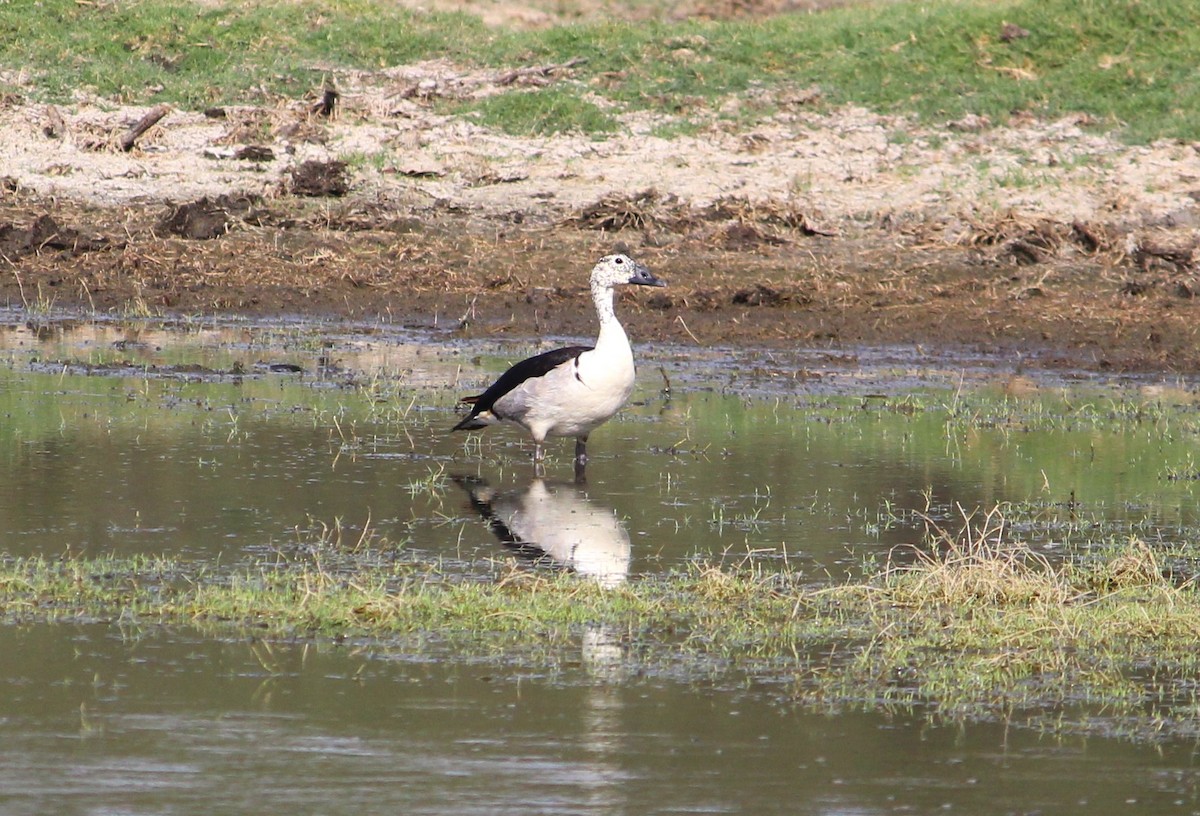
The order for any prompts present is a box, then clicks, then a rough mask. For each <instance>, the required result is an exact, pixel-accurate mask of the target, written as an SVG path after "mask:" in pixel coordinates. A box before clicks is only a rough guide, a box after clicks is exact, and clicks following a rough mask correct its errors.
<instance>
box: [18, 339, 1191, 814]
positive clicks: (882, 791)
mask: <svg viewBox="0 0 1200 816" xmlns="http://www.w3.org/2000/svg"><path fill="white" fill-rule="evenodd" d="M0 350H2V353H3V355H4V356H3V359H4V360H5V361H7V365H6V366H5V367H4V368H3V369H0V415H2V416H4V418H5V421H4V423H3V425H0V463H2V464H3V467H2V468H0V520H2V524H0V551H2V552H4V553H7V554H9V555H26V554H46V555H57V554H59V553H63V552H71V553H80V552H83V553H88V554H92V555H97V554H103V553H117V554H132V553H138V552H141V553H154V554H157V553H166V554H170V555H175V556H179V557H183V558H185V559H189V560H195V561H200V562H204V563H210V564H213V565H229V564H236V563H238V562H239V561H241V560H247V559H253V558H256V557H262V556H263V555H264V554H269V553H270V552H272V551H273V550H279V549H286V548H287V547H289V546H293V545H295V544H296V542H298V541H299V542H303V541H304V540H305V539H306V537H308V536H311V535H313V534H314V533H313V530H314V529H315V530H321V529H326V530H328V529H338V528H340V529H341V530H342V534H343V535H347V536H351V537H357V536H358V535H359V534H360V533H361V531H362V529H363V528H364V527H365V526H368V525H369V527H370V529H371V531H372V532H374V533H375V534H377V535H379V536H382V537H384V538H386V539H387V540H388V541H389V542H391V543H393V544H394V545H396V546H403V547H406V548H408V549H410V550H411V551H412V552H413V553H414V554H415V555H416V556H417V557H420V558H426V559H429V560H431V561H436V562H438V563H439V564H441V565H442V568H443V569H447V570H461V571H463V572H464V573H479V574H484V575H486V574H489V573H490V571H491V570H493V569H495V567H496V565H497V564H502V565H503V564H509V563H520V564H524V565H527V566H528V567H529V568H531V569H541V568H547V567H549V568H559V567H562V566H564V565H565V566H568V567H571V568H573V569H575V570H577V571H579V572H581V573H588V574H592V575H595V576H597V578H598V579H599V580H601V581H603V582H605V583H608V584H617V583H620V582H622V581H626V580H637V579H638V577H639V576H643V575H647V574H655V573H658V572H661V571H663V570H665V569H670V568H674V567H678V566H679V565H681V564H683V563H685V562H687V561H689V560H705V561H725V562H730V561H734V562H736V561H738V560H741V559H746V558H754V559H755V560H756V561H757V562H758V563H761V564H766V565H768V566H771V565H775V566H778V567H780V568H783V567H787V568H791V569H800V570H802V571H804V573H805V574H807V575H809V576H810V577H811V579H812V580H813V581H826V580H829V578H830V576H832V577H834V578H838V577H840V576H842V575H844V574H847V573H850V574H852V573H854V572H856V571H857V570H858V569H859V568H860V566H861V564H862V563H863V561H864V560H867V559H872V558H885V557H888V554H889V553H890V552H891V551H892V550H893V548H895V547H897V546H902V545H906V544H912V543H915V542H917V541H919V540H920V539H921V537H922V536H923V534H924V522H923V521H922V520H921V518H920V517H918V516H917V515H915V511H920V512H921V513H923V514H925V515H927V516H928V517H930V518H932V519H934V520H936V521H937V522H938V523H942V524H945V525H947V526H954V525H955V524H957V523H958V521H959V520H960V518H961V513H962V511H963V510H965V511H967V512H969V511H970V510H971V509H973V508H983V509H986V508H989V507H992V506H994V505H995V504H996V503H997V502H1009V503H1012V505H1011V506H1010V507H1009V510H1008V512H1009V513H1010V514H1011V517H1012V520H1011V523H1012V524H1013V525H1014V526H1015V527H1016V528H1017V529H1018V531H1019V532H1021V533H1023V534H1027V536H1028V537H1029V539H1030V540H1031V541H1033V543H1034V544H1035V545H1036V546H1039V547H1041V548H1043V549H1045V550H1046V551H1047V552H1054V551H1055V550H1056V549H1057V548H1060V547H1062V546H1063V544H1064V543H1065V542H1067V541H1071V540H1089V538H1092V539H1094V538H1103V537H1104V536H1109V535H1111V536H1123V535H1128V534H1132V533H1136V534H1138V535H1139V536H1141V537H1142V538H1144V539H1146V540H1149V541H1151V542H1154V543H1156V544H1161V545H1164V546H1165V545H1167V544H1170V543H1172V542H1179V541H1187V540H1194V538H1195V535H1196V530H1197V524H1198V522H1197V512H1198V508H1197V490H1198V488H1197V484H1198V480H1197V478H1196V476H1197V473H1196V464H1195V463H1196V462H1197V461H1200V442H1198V439H1197V433H1196V430H1195V426H1194V425H1193V424H1192V418H1193V416H1194V403H1195V397H1194V394H1195V387H1194V385H1193V384H1190V383H1187V382H1176V381H1172V382H1168V383H1161V382H1157V381H1155V380H1153V379H1148V380H1144V381H1143V380H1132V379H1131V380H1123V381H1116V382H1096V381H1091V380H1090V379H1087V378H1072V377H1060V378H1053V379H1052V378H1043V379H1038V380H1027V379H1024V378H1021V377H1019V376H1014V375H1013V374H1012V372H1007V373H1006V372H1005V370H1004V365H1003V363H1000V364H998V363H997V361H982V362H980V361H978V360H972V359H967V358H962V359H958V360H953V361H950V363H949V364H946V362H945V361H938V362H937V363H936V364H933V363H932V361H924V362H923V361H921V360H917V359H907V358H905V356H904V354H903V353H897V352H889V351H883V352H876V353H874V356H868V355H867V354H866V353H865V352H864V353H863V354H861V355H859V357H858V358H857V359H855V360H843V359H839V358H837V357H836V356H830V355H823V354H820V353H809V354H801V353H797V354H796V355H792V356H788V357H784V356H782V355H780V354H778V353H767V352H756V353H746V354H742V355H738V356H736V357H734V356H731V355H729V354H728V353H726V352H722V351H721V350H714V351H709V352H706V353H704V354H691V353H688V352H686V351H683V350H676V349H666V350H659V351H657V352H649V353H647V354H644V355H643V365H642V375H641V379H640V382H639V390H638V392H637V394H636V395H635V403H636V404H634V405H632V406H631V407H630V409H629V410H628V411H626V412H625V413H624V414H623V415H622V417H621V419H620V420H619V421H615V422H613V423H611V424H610V425H608V426H605V427H604V428H602V429H600V430H599V431H597V432H596V433H595V434H594V435H593V437H592V440H591V442H590V444H589V452H590V453H591V455H592V461H591V463H590V464H589V467H588V473H587V480H586V483H584V484H577V483H575V481H574V480H573V478H572V469H571V466H570V462H569V461H568V457H569V455H570V444H569V443H567V442H564V443H558V444H557V445H556V446H555V447H553V449H552V457H551V460H550V462H549V464H548V465H547V468H546V473H545V475H544V477H543V478H539V477H537V476H535V474H534V472H533V468H532V465H531V464H530V462H529V448H528V446H526V445H525V444H524V443H523V442H522V441H521V440H520V437H519V436H518V435H517V434H515V433H510V432H505V431H498V432H497V431H496V429H492V430H491V431H489V432H487V433H486V434H485V435H483V436H482V437H465V436H462V435H452V434H449V433H448V432H447V429H448V427H449V426H450V425H452V424H453V416H454V411H455V408H454V404H453V403H454V398H455V396H456V395H457V394H460V393H470V392H473V391H474V390H475V389H477V388H478V387H479V386H480V385H481V384H484V383H486V381H487V379H488V378H489V377H490V376H492V375H494V373H496V372H497V371H498V370H500V368H501V367H502V359H503V358H505V357H506V356H508V355H510V354H512V353H519V351H514V350H513V349H511V348H505V347H500V346H495V345H487V344H475V345H467V344H461V343H457V342H454V341H450V340H438V339H437V338H427V337H426V338H414V337H407V336H405V335H403V334H402V333H394V332H381V331H367V330H365V329H363V328H361V327H359V328H358V329H356V330H355V331H345V332H343V333H338V332H337V331H334V330H333V329H332V328H330V327H323V328H322V327H318V328H317V329H311V328H308V327H304V326H282V327H281V326H275V327H254V326H245V325H234V326H215V325H212V326H202V327H198V326H186V327H182V330H181V327H170V328H168V329H160V328H155V327H149V326H133V327H129V326H123V327H118V326H108V325H103V324H101V325H96V324H80V325H78V326H74V327H66V328H64V327H62V326H53V327H49V328H48V329H44V330H41V331H34V330H32V329H29V328H25V327H18V328H12V329H9V330H8V331H7V332H5V333H2V334H0ZM279 363H287V364H289V365H293V366H298V367H299V368H300V369H301V371H300V372H299V373H296V372H289V371H278V370H275V371H273V370H271V365H272V364H279ZM998 369H999V374H998V373H997V370H998ZM660 370H661V373H660ZM798 373H799V376H798V375H797V374H798ZM667 380H669V381H670V383H671V386H672V387H671V390H670V393H669V394H668V393H664V390H663V387H662V386H663V385H664V384H665V383H666V381H667ZM1002 399H1003V400H1005V402H1003V403H1002V409H998V408H997V407H996V406H997V405H1001V400H1002ZM1131 405H1133V406H1140V408H1137V409H1136V410H1134V409H1131V408H1129V407H1128V406H1131ZM1163 406H1166V408H1164V407H1163ZM1137 411H1141V412H1142V413H1141V414H1140V415H1136V414H1137ZM1113 416H1117V419H1116V420H1115V421H1114V420H1113V419H1112V417H1113ZM960 508H961V509H960ZM535 543H536V544H539V545H540V549H534V548H532V547H531V546H530V545H531V544H535ZM546 552H548V554H549V557H546V556H545V555H544V554H543V553H546ZM0 654H2V655H4V662H3V664H2V666H0V684H2V685H3V688H4V693H3V694H0V813H2V814H10V813H11V814H26V813H29V814H33V813H44V812H48V811H50V810H54V811H64V812H70V813H89V814H90V813H95V814H118V813H119V814H126V813H130V814H132V813H136V814H143V813H146V814H150V813H155V814H157V813H172V814H175V813H263V812H275V811H279V810H283V809H287V808H294V809H296V810H298V811H300V812H306V813H361V812H385V811H393V812H401V811H402V812H405V813H490V814H491V813H522V814H526V813H556V814H561V813H638V814H642V813H750V812H752V813H773V812H780V813H814V814H815V813H822V814H824V813H830V814H860V813H862V814H867V813H870V814H874V813H892V812H917V813H927V812H933V811H938V812H942V811H952V812H953V811H956V812H962V813H1027V812H1038V811H1041V812H1054V813H1062V812H1087V813H1099V814H1106V813H1129V812H1156V813H1157V812H1162V813H1169V812H1180V813H1192V812H1197V811H1198V810H1200V802H1198V801H1197V769H1196V767H1195V765H1194V762H1193V758H1192V746H1190V745H1177V744H1171V743H1167V744H1165V745H1159V746H1154V747H1153V748H1151V747H1146V746H1140V745H1136V744H1131V743H1128V742H1122V741H1119V740H1113V739H1104V738H1099V737H1095V736H1091V737H1089V738H1084V737H1078V738H1073V737H1068V738H1051V737H1048V736H1042V735H1039V734H1038V733H1037V732H1036V731H1035V730H1034V729H1030V728H1028V727H1023V725H1022V724H1006V723H1003V722H988V723H978V724H971V725H968V726H962V727H951V726H944V725H943V726H939V725H936V724H932V723H928V722H925V721H924V720H922V719H921V718H920V716H919V713H918V714H912V713H906V714H898V713H892V714H890V715H889V714H883V713H878V712H874V713H861V714H859V713H847V712H842V713H839V714H837V715H825V714H822V713H819V712H812V711H808V710H804V709H799V708H797V707H795V706H794V705H793V704H792V703H791V702H790V696H789V694H788V683H787V678H780V677H770V678H767V677H755V676H747V677H739V676H736V675H735V676H730V675H728V674H722V675H721V676H720V679H718V680H712V679H698V678H695V677H688V676H686V675H682V674H673V675H661V674H655V673H654V672H652V671H651V672H648V671H644V670H643V669H642V668H640V667H638V666H637V664H636V662H635V661H634V660H633V659H632V657H631V656H630V655H627V654H625V653H624V651H623V647H622V646H621V645H620V642H619V641H617V640H612V639H609V638H607V637H606V635H605V633H604V632H585V633H582V634H581V635H580V640H579V643H578V644H577V649H575V648H573V649H572V650H571V652H570V653H569V654H563V655H559V656H557V657H556V658H555V659H554V660H553V661H552V662H550V663H546V664H545V665H542V664H536V665H530V664H529V661H528V660H514V661H511V662H506V661H503V660H500V661H497V660H494V659H493V660H482V659H480V658H477V657H476V658H468V657H466V656H462V655H455V654H452V653H451V654H446V653H433V652H430V651H429V650H428V649H418V648H413V649H408V648H406V647H404V646H403V645H402V644H373V643H347V644H343V645H340V646H338V645H332V644H327V643H270V644H268V643H261V642H248V641H244V640H235V641H223V640H214V639H211V638H204V637H200V636H198V635H196V634H193V633H190V632H188V631H186V630H180V629H177V628H171V629H154V628H150V629H143V628H138V629H134V630H130V629H127V628H121V627H116V626H99V625H56V626H44V625H39V626H31V627H12V626H10V627H7V628H0ZM1098 716H1099V715H1098Z"/></svg>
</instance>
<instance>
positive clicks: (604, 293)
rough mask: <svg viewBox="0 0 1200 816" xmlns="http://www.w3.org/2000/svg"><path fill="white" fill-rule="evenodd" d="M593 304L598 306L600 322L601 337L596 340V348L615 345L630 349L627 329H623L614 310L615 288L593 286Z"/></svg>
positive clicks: (597, 312)
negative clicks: (626, 334)
mask: <svg viewBox="0 0 1200 816" xmlns="http://www.w3.org/2000/svg"><path fill="white" fill-rule="evenodd" d="M592 303H594V304H595V305H596V317H597V318H598V319H599V320H600V336H599V337H598V338H597V340H596V347H597V348H601V347H603V346H607V345H610V344H614V343H615V344H617V345H623V346H626V347H628V345H629V338H628V337H626V336H625V329H624V328H622V327H621V321H619V320H617V313H616V310H615V309H614V308H613V288H612V287H611V286H603V285H598V284H592Z"/></svg>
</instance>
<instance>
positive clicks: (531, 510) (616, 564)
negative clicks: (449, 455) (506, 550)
mask: <svg viewBox="0 0 1200 816" xmlns="http://www.w3.org/2000/svg"><path fill="white" fill-rule="evenodd" d="M453 478H454V482H455V484H457V485H458V486H459V487H461V488H462V489H463V490H465V491H466V493H467V496H468V497H469V498H470V503H471V507H472V508H473V509H474V510H475V512H477V513H479V515H480V517H482V518H483V520H484V521H486V522H487V524H488V527H489V528H490V529H491V531H492V533H493V534H494V535H495V536H496V538H498V539H499V540H500V542H501V543H502V544H504V546H506V547H510V548H512V549H514V550H516V551H517V552H519V553H522V554H524V555H529V556H531V557H533V558H535V559H540V558H549V559H550V560H551V561H552V562H554V563H556V564H558V565H561V566H563V567H566V568H568V569H572V570H574V571H575V572H578V573H579V574H581V575H587V576H590V577H592V578H595V579H596V580H598V581H599V582H600V583H601V584H603V585H605V586H616V585H617V584H619V583H621V582H622V581H624V580H625V579H626V578H627V577H628V575H629V562H630V557H631V553H630V546H629V533H627V532H626V531H625V527H624V525H622V524H621V521H620V519H618V518H617V516H616V513H614V512H613V510H611V509H609V508H605V507H600V506H599V505H597V504H595V503H594V502H592V501H591V500H590V499H588V497H587V495H586V494H585V492H584V489H583V487H582V485H580V484H578V483H560V484H550V483H548V482H546V481H545V480H544V479H540V478H534V479H531V480H530V481H529V484H528V486H526V487H524V488H521V489H515V490H504V491H496V490H493V489H492V488H491V487H489V486H488V484H487V482H485V481H484V480H482V479H478V478H473V477H464V476H456V477H453Z"/></svg>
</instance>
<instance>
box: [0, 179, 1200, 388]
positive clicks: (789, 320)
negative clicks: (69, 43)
mask: <svg viewBox="0 0 1200 816" xmlns="http://www.w3.org/2000/svg"><path fill="white" fill-rule="evenodd" d="M337 171H338V168H336V167H328V166H326V167H323V168H311V172H312V173H314V174H315V175H314V176H313V177H312V178H308V179H306V180H305V181H304V184H305V185H316V186H315V187H314V188H313V190H314V191H315V192H314V193H313V194H312V195H309V194H307V193H303V191H299V192H297V193H296V194H294V195H281V196H280V197H278V198H274V199H269V200H264V199H262V198H255V197H245V196H242V197H239V196H220V197H216V198H211V199H210V198H204V199H200V200H197V201H193V202H184V203H182V204H181V203H173V202H165V201H164V202H156V203H153V204H141V205H128V206H123V207H115V208H114V207H101V206H91V205H87V204H84V203H79V202H75V201H70V200H65V199H64V200H58V199H53V198H47V197H41V196H37V195H34V194H32V193H28V192H26V191H24V190H22V189H20V188H18V189H11V187H10V188H9V189H6V190H5V191H4V192H3V194H2V195H0V253H2V255H3V265H4V266H5V267H6V271H5V273H4V274H3V275H0V290H2V296H3V298H4V302H5V303H6V304H7V305H8V306H10V307H21V308H23V309H24V311H25V312H26V313H27V314H29V315H31V316H34V317H36V316H38V315H46V314H50V313H54V312H58V311H64V310H67V311H71V310H76V311H82V312H84V313H89V312H90V313H98V314H104V315H117V316H163V315H169V314H190V315H196V314H199V315H208V314H237V315H245V316H251V317H255V318H259V319H261V318H267V319H270V318H275V317H279V318H282V317H284V316H287V317H294V316H307V317H320V318H330V317H333V318H344V319H353V320H355V321H363V320H368V321H382V322H387V323H389V324H391V325H395V326H400V327H411V328H423V329H426V328H427V329H438V330H441V331H444V332H445V331H448V332H450V333H453V334H456V335H458V336H461V337H463V338H482V337H528V338H530V339H531V340H532V339H534V338H538V337H543V336H549V337H561V336H587V335H590V334H591V333H592V332H593V331H594V316H593V315H592V313H591V305H590V301H589V299H588V298H587V296H586V285H585V284H586V275H587V272H588V270H589V268H590V266H591V263H592V261H593V260H594V259H595V258H596V257H598V256H599V255H601V254H603V253H606V252H609V251H612V250H613V249H622V250H626V251H629V252H631V253H633V254H634V255H635V256H636V257H638V258H639V259H640V260H642V261H643V262H645V263H647V264H648V265H650V266H651V268H653V269H654V271H655V273H656V274H658V275H659V276H661V277H663V278H664V279H666V280H667V281H668V282H669V284H670V285H669V287H668V288H666V289H664V290H660V291H656V292H653V293H643V292H628V293H623V294H622V296H621V303H620V306H619V308H620V311H621V314H622V318H623V321H624V322H625V324H626V326H627V328H628V330H629V332H630V334H631V336H632V337H633V338H634V340H635V342H637V343H654V342H669V343H677V344H681V345H684V346H688V345H700V346H712V345H729V346H734V347H737V346H754V347H766V348H771V347H784V348H797V347H809V348H823V349H831V350H837V349H850V348H854V347H858V346H863V345H870V346H884V345H893V344H904V345H914V346H918V347H920V348H921V349H922V350H925V351H936V350H938V349H947V350H950V349H969V350H973V351H979V352H984V353H989V354H995V353H999V354H1001V355H1002V356H1006V357H1010V358H1011V360H1012V361H1013V362H1014V364H1016V365H1018V366H1020V365H1031V366H1039V367H1070V368H1082V369H1090V370H1114V371H1164V372H1181V373H1186V372H1196V371H1200V337H1198V336H1197V335H1198V333H1200V319H1198V318H1200V301H1198V300H1197V298H1196V292H1197V291H1198V289H1200V285H1198V284H1197V277H1196V274H1195V259H1196V257H1197V254H1196V246H1197V244H1196V241H1195V239H1194V238H1192V237H1191V232H1190V231H1189V230H1184V229H1181V230H1178V231H1170V230H1163V231H1161V232H1160V233H1158V235H1159V237H1158V238H1156V240H1154V241H1145V240H1143V241H1139V242H1137V243H1136V244H1134V243H1131V242H1130V241H1128V240H1125V239H1124V236H1123V235H1122V233H1121V231H1120V230H1119V229H1117V228H1115V227H1113V226H1112V225H1109V224H1103V223H1094V224H1089V223H1080V222H1074V223H1062V222H1055V221H1053V220H1040V221H1028V220H1021V219H1017V218H1015V217H1008V218H1003V219H1001V220H998V221H994V222H989V223H962V222H954V223H950V222H946V223H934V222H931V221H930V220H928V219H927V218H926V219H914V220H913V221H912V222H908V221H906V220H905V219H903V218H894V217H888V218H882V219H878V220H875V221H872V222H869V223H863V222H859V221H852V220H849V219H842V220H841V221H839V222H837V223H829V224H823V223H814V219H812V218H811V217H810V216H809V215H808V214H806V213H804V212H802V211H799V210H798V209H796V208H795V206H794V205H784V204H781V205H778V206H776V205H772V204H770V203H769V202H768V203H765V204H764V203H754V204H752V203H750V202H749V201H747V200H745V199H739V198H736V197H730V198H725V199H721V200H719V201H717V202H715V203H713V204H709V205H706V206H704V207H697V206H694V205H691V204H687V203H681V202H679V201H677V200H674V199H672V198H671V197H669V196H659V195H657V194H656V193H654V192H653V191H644V192H641V193H639V194H637V195H634V196H629V197H613V196H609V197H606V198H603V199H600V200H598V201H596V202H594V203H593V204H591V205H589V206H587V207H583V208H579V209H578V210H576V211H574V212H570V213H566V214H563V215H561V216H553V217H547V216H546V214H545V213H543V212H541V211H535V210H526V209H517V210H513V211H511V212H506V213H498V212H471V211H466V210H464V209H462V208H459V207H454V206H443V205H438V204H437V203H436V202H435V203H433V204H431V205H429V206H425V207H413V206H406V207H397V206H390V205H388V204H387V203H386V202H383V201H377V202H376V201H364V200H361V199H354V200H351V199H350V198H342V197H340V196H339V195H337V193H336V189H337V188H338V184H337V179H338V172H337ZM298 183H299V182H298ZM322 184H323V185H325V186H324V187H321V185H322ZM318 188H319V189H318ZM302 193H303V194H302Z"/></svg>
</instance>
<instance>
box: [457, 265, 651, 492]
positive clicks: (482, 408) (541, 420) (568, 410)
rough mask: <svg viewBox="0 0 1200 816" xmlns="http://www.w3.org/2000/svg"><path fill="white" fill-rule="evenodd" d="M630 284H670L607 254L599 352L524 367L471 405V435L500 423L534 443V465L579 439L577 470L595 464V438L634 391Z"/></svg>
mask: <svg viewBox="0 0 1200 816" xmlns="http://www.w3.org/2000/svg"><path fill="white" fill-rule="evenodd" d="M624 284H635V285H639V286H666V283H664V282H663V281H661V280H659V279H658V278H656V277H654V275H653V274H652V273H651V272H650V270H649V269H647V268H646V267H645V266H643V265H642V264H640V263H638V262H637V261H635V260H633V259H632V258H630V257H629V256H627V255H621V254H617V255H606V256H605V257H603V258H601V259H600V260H599V261H598V262H597V263H596V265H595V267H593V268H592V277H591V288H592V302H593V303H594V304H595V306H596V316H597V317H598V318H599V319H600V334H599V336H598V337H597V338H596V345H594V346H569V347H567V348H560V349H554V350H553V351H547V352H545V353H543V354H539V355H537V356H536V357H530V358H528V359H527V360H522V361H521V362H519V363H516V364H515V365H513V366H512V367H511V368H509V369H508V371H506V372H504V374H502V375H501V376H500V379H498V380H496V382H494V383H493V384H492V386H491V387H490V388H488V390H486V391H484V392H483V393H482V394H480V395H478V396H475V397H466V398H464V399H463V402H464V403H467V404H469V405H470V406H471V412H470V413H469V414H468V415H467V416H466V417H464V418H463V420H462V421H461V422H459V423H458V424H457V425H455V426H454V430H456V431H471V430H475V429H477V428H483V427H485V426H487V425H495V424H497V423H500V422H511V423H514V424H516V425H520V426H521V427H522V428H524V429H525V430H526V431H528V432H529V434H530V436H532V437H533V443H534V449H533V458H534V462H536V463H540V462H541V460H542V454H543V451H542V444H543V443H544V442H545V441H546V437H548V436H573V437H575V462H576V468H577V469H578V468H582V467H583V465H584V463H586V462H587V439H588V434H590V433H591V432H592V431H593V430H595V429H596V428H597V427H598V426H600V425H602V424H603V423H604V422H606V421H607V420H608V419H609V418H611V417H612V415H613V414H615V413H616V412H617V411H619V410H621V407H622V406H623V405H625V402H626V401H627V400H628V399H629V395H630V393H632V392H633V381H634V367H633V349H631V348H630V347H629V338H628V337H627V336H626V335H625V329H623V328H622V327H621V323H620V321H618V320H617V315H616V312H615V311H614V310H613V289H614V287H616V286H621V285H624Z"/></svg>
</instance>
